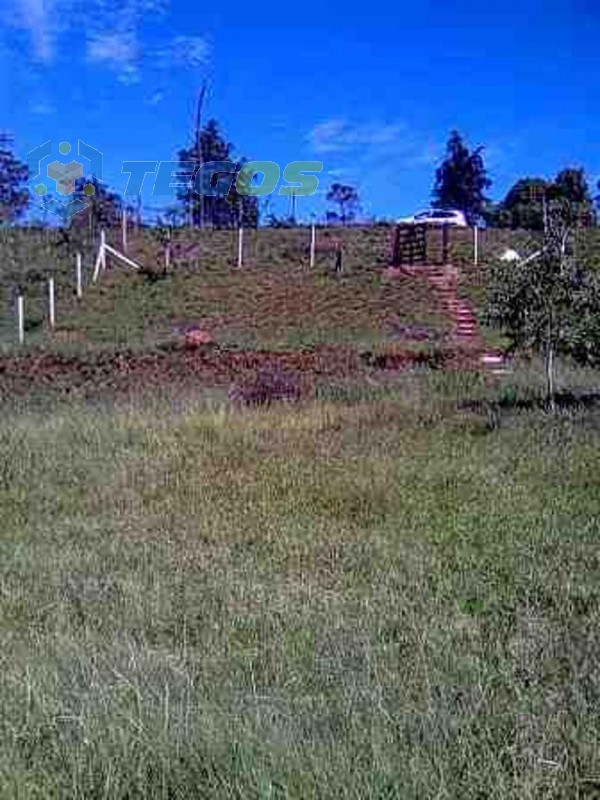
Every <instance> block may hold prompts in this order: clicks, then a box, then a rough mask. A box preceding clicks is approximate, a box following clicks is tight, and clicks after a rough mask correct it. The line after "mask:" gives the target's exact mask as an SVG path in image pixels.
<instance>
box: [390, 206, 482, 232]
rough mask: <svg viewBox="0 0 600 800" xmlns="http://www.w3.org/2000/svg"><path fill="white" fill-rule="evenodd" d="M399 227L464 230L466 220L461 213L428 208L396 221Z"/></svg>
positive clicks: (447, 209)
mask: <svg viewBox="0 0 600 800" xmlns="http://www.w3.org/2000/svg"><path fill="white" fill-rule="evenodd" d="M398 224H400V225H452V226H454V227H455V228H466V227H467V220H466V219H465V215H464V214H463V212H462V211H455V210H454V209H449V208H430V209H428V210H427V211H419V213H418V214H415V215H414V216H412V217H404V218H403V219H399V220H398Z"/></svg>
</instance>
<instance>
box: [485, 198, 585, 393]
mask: <svg viewBox="0 0 600 800" xmlns="http://www.w3.org/2000/svg"><path fill="white" fill-rule="evenodd" d="M542 201H543V204H544V214H543V216H544V233H543V240H542V246H541V248H540V249H539V250H538V251H537V252H535V253H533V254H532V255H531V256H529V257H528V258H526V259H524V260H522V261H520V262H516V263H510V264H507V263H505V262H501V261H498V262H496V263H495V264H494V265H493V266H492V272H491V281H490V285H489V288H488V298H487V309H486V317H487V320H488V321H489V322H490V323H492V324H494V325H497V326H500V327H503V328H505V329H506V330H507V331H508V332H509V334H510V335H511V336H512V338H513V340H514V342H515V344H516V345H523V346H527V347H531V348H533V349H537V350H538V351H540V353H541V354H542V356H543V358H544V364H545V373H546V389H547V392H546V394H547V400H548V404H549V406H550V408H551V409H554V397H555V358H556V354H557V353H560V352H563V353H571V354H573V353H574V350H575V345H576V343H577V341H578V339H579V338H580V334H581V331H582V330H583V329H586V326H587V330H593V329H594V324H595V326H596V329H597V328H598V325H597V321H598V314H599V313H600V291H599V286H598V281H597V278H596V276H595V274H594V273H593V272H592V271H590V270H586V269H585V268H584V267H583V266H582V265H581V264H580V263H579V260H578V259H577V257H576V255H575V253H574V251H573V245H572V233H573V228H574V227H575V226H576V224H577V215H578V209H577V207H576V206H575V205H574V204H573V203H572V202H571V201H569V200H567V199H566V198H565V197H564V196H561V194H560V190H557V189H556V188H554V189H553V188H550V189H548V190H547V192H546V193H545V194H544V196H543V198H542ZM582 326H583V327H582ZM579 344H580V342H579Z"/></svg>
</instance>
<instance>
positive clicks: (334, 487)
mask: <svg viewBox="0 0 600 800" xmlns="http://www.w3.org/2000/svg"><path fill="white" fill-rule="evenodd" d="M260 233H261V234H262V233H263V232H260ZM264 233H265V234H266V233H269V234H270V235H272V236H273V237H274V239H273V242H274V243H273V242H272V243H271V245H270V246H269V247H267V248H266V250H265V255H264V257H263V256H261V259H263V258H264V259H265V260H259V259H258V256H256V259H257V260H256V263H254V265H252V264H251V265H250V266H249V270H252V273H251V274H249V275H248V276H247V277H248V278H249V279H250V278H254V279H255V280H248V281H247V282H246V275H244V276H238V275H231V273H230V272H229V265H228V263H227V259H228V258H229V257H230V255H231V253H230V250H231V245H232V244H233V242H232V240H231V237H230V238H229V239H228V238H227V237H228V236H229V234H215V235H214V236H216V237H217V238H216V239H215V240H214V242H215V251H214V252H215V256H214V264H212V265H211V266H210V267H207V268H204V269H203V270H202V271H201V272H199V273H196V274H192V273H186V274H182V275H180V276H178V277H176V279H175V280H174V281H173V282H172V284H171V287H174V286H176V287H178V288H177V289H176V290H174V289H173V288H171V289H169V290H167V287H168V286H169V284H168V283H164V284H155V286H154V287H152V288H151V289H148V287H147V286H145V285H142V286H143V289H142V288H140V287H139V284H138V288H136V285H135V282H134V281H135V279H133V280H132V277H131V276H127V275H123V277H122V278H121V279H119V281H118V284H119V286H120V287H121V288H120V289H119V288H118V287H113V288H114V289H115V291H113V290H112V288H111V289H109V288H108V286H107V285H106V284H105V283H104V282H103V284H102V285H101V286H99V287H97V288H96V289H94V292H93V293H92V292H90V294H89V295H88V297H89V298H93V299H89V303H90V305H86V307H85V313H82V318H81V320H80V322H81V326H82V327H83V328H85V329H86V330H88V329H89V331H91V333H90V337H91V338H90V341H91V342H95V343H96V345H97V346H100V347H106V346H108V344H109V339H110V332H111V330H114V328H113V326H115V327H118V326H122V330H123V331H124V333H123V335H122V342H123V343H129V342H137V343H138V344H140V345H141V346H142V347H146V346H149V345H150V344H153V343H154V342H155V341H156V338H157V331H158V335H160V336H163V335H164V336H167V335H169V330H170V327H169V326H170V324H171V322H172V321H173V320H175V319H181V318H182V317H184V318H187V317H190V316H195V315H198V314H200V315H204V314H207V313H213V314H215V315H216V314H217V313H220V312H219V308H215V306H216V305H218V302H221V300H222V301H223V303H224V308H225V311H224V312H223V313H227V314H228V315H229V318H228V322H227V325H224V326H223V328H222V332H223V333H226V332H227V331H228V330H229V331H232V332H233V334H232V335H235V336H236V337H237V336H238V335H239V337H240V339H242V338H243V336H248V335H250V334H251V335H252V336H253V337H255V338H254V341H258V342H260V341H263V342H268V341H269V337H271V338H272V339H273V341H274V343H275V344H276V343H277V342H279V341H282V340H283V339H284V338H285V337H286V336H292V335H296V332H297V331H298V330H301V329H302V327H303V325H304V324H305V323H304V319H303V317H302V314H298V312H297V309H296V308H295V307H294V306H292V307H290V304H288V306H287V308H286V306H285V303H283V299H282V298H284V297H285V292H286V289H285V284H283V283H282V282H281V280H279V281H278V279H277V277H276V273H277V270H280V269H284V268H286V271H287V272H288V275H289V277H290V279H292V280H294V279H295V276H296V272H295V271H294V270H293V269H292V268H291V267H290V265H289V263H288V261H287V260H288V259H289V258H291V257H292V255H293V253H295V252H297V251H298V249H300V251H301V246H300V244H299V243H298V242H296V244H293V243H291V239H290V237H293V236H297V232H292V233H291V234H290V233H289V232H283V233H282V232H264ZM344 235H346V236H348V237H356V238H355V240H354V243H353V245H352V247H353V248H354V249H352V247H351V243H349V245H348V273H349V274H348V276H347V277H346V278H344V279H342V281H341V282H340V281H337V282H336V281H335V279H333V278H328V277H326V276H324V275H321V276H319V277H318V279H317V288H318V290H319V291H318V292H317V291H316V290H315V289H314V280H313V278H312V277H311V278H310V279H309V282H306V283H303V282H300V283H299V284H298V285H296V284H293V286H294V295H295V293H296V292H298V293H300V295H301V296H302V297H305V296H308V297H310V298H312V302H319V303H322V304H323V308H324V309H325V310H324V311H323V312H322V315H323V319H324V325H325V327H326V328H327V330H328V332H331V331H335V330H341V331H342V332H344V331H346V332H348V331H351V332H350V333H347V336H348V337H349V338H350V339H351V340H353V341H359V342H360V341H361V340H360V336H362V335H363V334H362V333H361V334H360V335H359V336H358V337H357V334H356V331H361V327H360V326H357V327H356V328H353V327H352V324H353V320H355V319H365V318H366V317H365V311H364V305H363V306H360V307H359V308H358V309H357V308H356V307H353V306H352V302H355V303H356V300H354V297H355V294H354V292H356V293H358V291H359V289H360V291H361V292H364V294H363V295H361V297H364V298H368V304H367V305H368V307H369V308H371V307H373V308H377V309H381V313H382V314H384V315H385V314H386V313H388V312H387V310H386V308H387V307H386V303H387V298H388V297H390V295H388V294H387V290H386V292H384V291H383V290H382V289H381V288H380V287H379V274H378V272H377V270H379V269H380V267H381V266H382V265H383V264H384V263H385V262H386V261H387V258H386V257H385V252H384V250H385V248H384V244H385V240H384V239H381V240H378V242H379V243H375V242H372V243H371V244H370V245H369V246H368V248H367V250H364V249H362V248H363V246H365V245H364V242H363V239H362V237H361V236H360V234H359V233H358V232H354V231H348V232H344ZM369 235H377V236H381V235H382V233H381V232H380V231H376V232H371V233H370V234H369ZM257 236H258V235H257ZM385 236H388V237H389V232H386V233H385ZM262 241H264V240H262ZM218 242H220V244H219V247H218V248H217V247H216V244H217V243H218ZM259 242H260V240H258V239H257V241H256V247H257V248H258V244H259ZM380 245H381V247H380ZM458 245H459V248H460V247H462V248H463V250H462V255H461V252H460V251H459V252H458V253H457V255H456V258H457V260H459V259H463V261H465V274H466V275H472V274H473V273H471V272H469V270H468V268H467V267H466V259H467V255H466V248H468V243H467V242H466V241H464V240H463V242H462V243H461V242H459V243H458ZM249 246H251V244H250V245H249ZM280 247H281V250H285V248H287V250H285V252H286V253H287V255H282V256H281V258H282V259H283V261H282V262H281V263H279V264H278V263H277V259H276V258H275V256H274V252H275V251H276V252H277V253H279V252H280ZM219 248H220V249H219ZM377 248H379V249H377ZM380 251H382V260H381V263H377V262H376V260H374V259H373V252H380ZM367 252H370V253H371V256H370V258H371V261H366V260H365V259H366V257H367V256H366V253H367ZM351 253H352V255H350V254H351ZM286 264H287V267H286V266H285V265H286ZM64 266H65V267H66V265H64ZM350 267H351V269H350ZM66 274H67V273H66V272H65V273H64V274H63V276H62V278H61V280H63V281H64V280H65V279H66ZM274 276H275V277H274ZM224 282H225V285H226V292H225V294H224V296H222V297H221V296H220V295H219V291H218V290H217V289H215V287H216V286H218V285H219V284H221V285H223V283H224ZM190 283H191V284H193V285H194V286H196V285H197V286H198V294H197V295H196V294H194V291H193V290H192V291H190ZM286 283H287V281H286ZM475 285H476V279H475V277H473V278H471V277H469V278H468V282H467V289H468V287H470V286H475ZM270 286H274V287H275V293H276V294H275V297H276V298H277V301H276V302H272V301H270V300H269V289H270ZM252 287H254V288H252ZM311 287H313V288H311ZM345 287H348V288H345ZM391 291H392V292H394V291H397V289H391ZM415 291H419V290H418V289H415ZM211 292H212V295H211ZM248 292H254V294H252V295H249V294H248ZM302 292H306V293H308V295H304V294H302ZM311 292H314V293H313V294H310V293H311ZM261 293H262V294H261ZM258 295H260V296H261V297H262V299H261V300H260V302H261V303H267V301H269V302H272V305H271V308H272V311H271V312H270V313H271V323H272V324H273V325H274V323H275V322H276V321H277V320H278V321H279V323H280V324H281V325H283V328H279V329H276V327H274V331H273V333H271V332H270V331H269V329H268V325H267V326H265V328H264V329H262V330H261V327H260V324H259V322H258V321H257V320H256V319H253V320H251V321H250V322H249V324H247V325H246V324H242V325H240V326H238V327H237V328H236V326H235V325H234V324H233V322H232V319H233V318H234V316H235V314H239V315H240V318H241V319H244V320H245V319H247V318H248V319H249V317H247V316H246V315H251V314H252V309H253V303H254V302H256V298H257V296H258ZM207 296H208V297H209V299H210V303H212V304H213V305H212V306H209V304H208V302H207ZM338 296H341V297H343V302H340V303H338V304H337V305H334V308H335V313H336V314H339V315H340V320H341V321H340V322H339V323H336V325H332V324H331V321H330V316H331V314H332V311H331V310H330V309H331V305H328V303H329V304H331V303H334V304H335V302H336V301H335V298H336V297H338ZM220 297H221V299H219V298H220ZM174 298H175V299H176V302H175V300H174ZM251 298H252V299H251ZM393 300H394V304H395V302H396V300H397V301H398V303H402V302H405V305H404V306H403V309H404V313H406V314H407V315H408V314H410V313H415V311H416V312H417V313H429V312H430V311H431V309H430V307H429V306H428V305H426V304H424V305H421V304H420V303H421V300H419V299H418V295H417V301H416V302H415V299H414V298H412V299H409V301H407V300H404V301H403V299H402V296H401V293H399V295H398V296H397V297H393ZM217 301H218V302H217ZM87 302H88V301H87V300H86V303H87ZM306 302H307V303H308V301H306ZM361 302H362V301H361ZM182 303H183V304H184V306H185V307H184V309H183V310H182V308H181V304H182ZM186 304H187V305H186ZM282 304H283V310H282V309H281V306H282ZM211 309H212V310H211ZM236 309H237V310H236ZM234 310H235V311H234ZM111 314H112V315H113V316H111ZM242 315H243V316H242ZM294 315H295V316H294ZM215 318H216V317H215ZM292 319H293V323H292V322H291V320H292ZM369 319H370V318H369ZM146 320H150V323H148V322H147V321H146ZM288 320H289V322H288ZM369 324H371V325H372V324H373V323H372V322H369ZM161 325H162V326H163V327H161ZM275 330H276V333H275ZM328 335H329V333H328ZM262 337H264V338H262ZM40 339H41V341H42V342H44V341H45V342H46V343H47V345H48V344H49V345H50V346H51V347H54V346H55V344H54V343H53V342H51V341H50V340H49V339H46V338H45V335H40ZM111 342H112V340H111ZM87 346H89V344H88V345H87ZM569 377H570V381H569V382H570V383H571V384H573V383H574V382H575V380H577V381H580V382H581V383H582V384H583V383H584V382H587V383H588V385H596V386H597V382H598V381H597V375H594V374H591V373H590V374H587V375H585V376H581V375H579V376H569ZM514 381H515V383H516V384H518V383H519V382H520V381H522V382H524V383H523V387H522V388H519V391H524V392H526V393H529V392H530V391H531V386H532V378H531V376H530V375H529V374H525V373H520V372H519V373H518V374H517V375H515V376H514ZM339 388H340V392H339V395H338V396H339V397H341V398H342V399H345V400H346V402H335V403H333V402H330V401H326V400H321V401H320V402H317V403H314V404H312V405H308V406H301V407H298V408H296V409H293V410H290V409H274V410H271V411H265V412H252V413H245V414H230V413H229V412H227V411H226V410H225V407H224V406H222V405H221V402H222V399H223V398H222V395H220V394H219V393H218V392H213V393H211V394H210V395H207V399H206V400H201V399H198V397H197V393H196V398H195V399H190V397H189V396H186V395H185V394H179V393H178V392H179V389H176V388H175V387H165V389H164V392H163V399H162V400H159V399H157V398H156V396H155V397H154V399H153V401H152V404H150V401H149V400H146V399H144V398H143V397H141V396H134V397H133V398H132V399H131V401H130V404H129V405H123V404H118V403H115V402H113V401H111V400H110V398H109V399H108V400H107V399H106V398H104V399H103V400H102V401H98V402H95V403H87V404H84V403H82V402H76V401H71V402H66V401H62V402H60V403H57V402H56V401H55V400H53V399H51V398H45V397H43V396H39V397H30V398H29V399H28V400H27V401H26V402H25V403H23V401H22V400H20V401H16V400H15V401H14V403H13V402H11V401H5V402H3V404H2V414H1V415H0V514H1V516H2V520H3V528H2V536H1V537H0V552H1V555H0V587H1V589H0V637H1V639H0V797H3V798H4V797H7V798H20V799H21V798H25V799H26V800H29V798H47V797H57V798H85V799H86V800H88V799H89V798H92V800H95V798H111V800H112V799H113V798H117V799H122V800H125V798H127V800H132V799H133V798H140V800H141V799H142V798H177V799H178V800H180V799H181V800H183V799H186V798H196V797H202V798H213V797H214V798H219V799H220V798H244V800H245V798H263V797H273V798H283V797H288V798H298V800H304V798H330V797H331V798H357V800H358V798H360V799H361V800H362V798H365V797H367V798H368V797H370V798H382V799H383V798H401V799H402V800H405V798H407V799H408V800H410V799H411V798H415V800H417V798H418V800H422V799H425V800H427V798H461V800H463V798H473V800H475V798H486V799H487V798H515V800H523V799H525V800H529V798H531V800H534V798H535V800H538V799H539V798H574V797H594V796H595V794H594V792H596V793H597V792H598V790H599V786H598V781H597V778H598V775H599V774H600V763H599V762H598V750H597V740H598V735H599V734H600V729H599V728H600V725H599V719H600V707H599V702H598V701H599V698H598V690H597V687H598V682H599V680H600V675H599V672H598V669H599V668H598V648H597V642H596V638H595V630H596V628H597V624H598V610H599V591H598V586H599V585H600V584H599V582H598V578H599V575H598V559H597V557H596V550H597V547H596V543H597V541H598V519H599V511H600V509H599V507H598V506H599V500H598V498H599V496H600V493H599V491H598V481H597V477H596V476H597V475H598V467H599V466H600V465H599V463H598V461H599V453H600V449H599V447H598V444H599V441H598V430H599V426H598V422H599V420H598V417H597V414H595V413H594V412H588V413H586V414H585V415H583V414H575V413H573V414H569V415H567V414H564V415H561V416H559V417H557V418H555V419H553V420H551V419H548V418H547V417H545V416H544V415H542V414H540V413H538V412H522V413H519V414H517V413H513V414H511V415H509V416H508V417H507V418H506V419H504V420H503V424H502V425H501V427H500V428H499V429H496V430H494V431H492V432H488V431H487V429H486V426H485V420H484V419H481V418H479V417H477V416H476V415H474V414H467V413H466V412H458V411H457V410H456V401H457V400H458V399H466V398H473V397H476V396H482V395H484V394H485V393H486V392H488V391H489V389H486V388H485V386H484V385H483V383H482V381H481V380H480V379H477V378H476V377H475V376H473V375H471V376H466V375H461V374H447V375H443V374H436V373H428V372H426V371H419V370H417V371H412V372H407V373H405V374H403V375H401V376H400V377H399V382H398V384H397V386H395V387H390V388H389V389H385V388H384V387H375V386H366V385H364V384H360V385H357V386H355V387H354V394H353V393H352V391H351V390H352V389H353V387H351V386H346V385H340V387H339ZM333 389H335V386H334V387H330V391H329V393H326V396H329V397H334V396H336V393H335V392H334V391H333ZM361 398H362V399H361ZM352 399H353V400H354V402H347V401H348V400H352ZM586 793H587V794H586Z"/></svg>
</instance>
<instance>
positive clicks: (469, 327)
mask: <svg viewBox="0 0 600 800" xmlns="http://www.w3.org/2000/svg"><path fill="white" fill-rule="evenodd" d="M385 275H386V277H392V278H393V277H400V276H409V277H413V278H417V277H420V278H426V279H427V281H428V282H429V284H430V285H431V286H432V287H433V289H435V291H436V293H437V295H438V297H439V298H440V300H441V306H442V311H443V313H444V314H446V315H447V316H448V317H450V319H452V320H453V323H454V327H453V330H452V333H451V338H452V341H453V343H454V344H456V345H457V346H458V347H460V348H461V349H463V350H471V351H472V352H473V355H474V356H476V357H477V360H478V362H479V364H480V365H481V366H482V367H483V368H484V369H486V370H489V371H490V372H491V373H492V374H494V375H504V374H506V373H507V372H509V371H510V367H509V366H508V364H507V362H506V359H505V357H504V356H503V355H502V354H501V353H498V352H490V351H486V349H485V344H484V341H483V339H482V336H481V332H480V330H479V325H478V322H477V317H476V314H475V311H474V309H473V306H472V305H471V303H470V302H469V301H468V300H466V299H464V298H461V297H459V296H458V278H459V276H458V270H457V269H456V267H453V266H450V265H446V266H435V265H431V266H429V265H424V266H402V267H389V268H388V269H387V270H386V272H385Z"/></svg>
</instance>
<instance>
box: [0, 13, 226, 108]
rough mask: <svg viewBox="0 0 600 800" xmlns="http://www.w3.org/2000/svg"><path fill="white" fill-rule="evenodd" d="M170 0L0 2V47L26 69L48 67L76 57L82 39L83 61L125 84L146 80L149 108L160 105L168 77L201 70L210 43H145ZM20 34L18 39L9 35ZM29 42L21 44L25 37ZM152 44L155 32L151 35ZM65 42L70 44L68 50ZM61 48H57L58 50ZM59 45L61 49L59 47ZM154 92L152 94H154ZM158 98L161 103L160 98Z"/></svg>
mask: <svg viewBox="0 0 600 800" xmlns="http://www.w3.org/2000/svg"><path fill="white" fill-rule="evenodd" d="M171 2H172V0H0V7H3V9H4V10H3V11H2V12H0V39H1V41H0V44H1V45H2V47H4V48H5V49H6V52H8V53H10V54H11V55H12V56H14V57H15V58H18V60H19V63H22V64H23V66H24V67H25V68H26V69H27V70H30V71H31V70H34V71H35V70H36V68H37V70H41V69H42V68H43V69H44V74H45V73H46V71H47V68H48V67H49V66H51V65H52V64H53V63H54V61H55V60H56V59H57V58H59V57H60V56H61V55H63V54H65V56H66V54H67V53H68V57H69V58H73V57H75V56H76V55H77V49H74V47H75V48H76V47H78V45H77V42H78V41H80V40H81V38H83V45H84V48H85V51H84V59H85V61H86V62H87V63H89V64H94V65H96V66H101V67H103V68H106V69H109V70H110V71H111V72H112V73H113V74H114V75H115V76H116V78H117V80H119V81H120V82H121V83H124V84H133V83H138V82H140V81H141V79H142V75H144V76H145V77H146V78H147V80H148V81H149V82H150V81H151V82H152V83H153V84H154V85H153V86H152V85H150V87H149V94H150V100H149V101H147V102H149V104H150V105H155V104H156V103H157V102H160V100H159V99H157V97H156V96H157V94H158V90H159V89H161V87H164V86H165V85H166V84H165V81H166V80H167V79H168V80H169V81H170V80H171V77H170V76H169V73H172V72H173V71H175V70H179V71H181V70H182V69H198V68H199V67H202V66H205V65H206V64H207V62H208V60H209V57H210V47H209V44H208V42H207V40H206V38H204V37H203V36H200V35H180V36H173V37H171V38H166V37H165V38H164V39H163V41H162V42H159V43H158V44H152V45H148V44H147V41H148V40H147V38H146V31H147V30H148V29H149V28H150V27H151V26H152V28H153V31H154V32H155V31H157V30H158V31H160V30H168V26H167V25H161V23H162V22H163V20H162V19H161V17H162V16H163V15H165V14H166V13H167V12H168V10H169V8H170V5H171ZM15 32H17V33H19V34H21V36H20V37H19V38H15V36H14V35H13V34H14V33H15ZM23 35H25V36H27V42H26V43H25V42H24V36H23ZM152 39H153V41H154V42H155V41H156V40H155V33H153V36H152ZM67 42H68V45H67ZM59 45H60V46H59ZM63 45H65V46H64V47H63ZM153 90H154V94H152V91H153ZM161 99H162V98H161Z"/></svg>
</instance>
